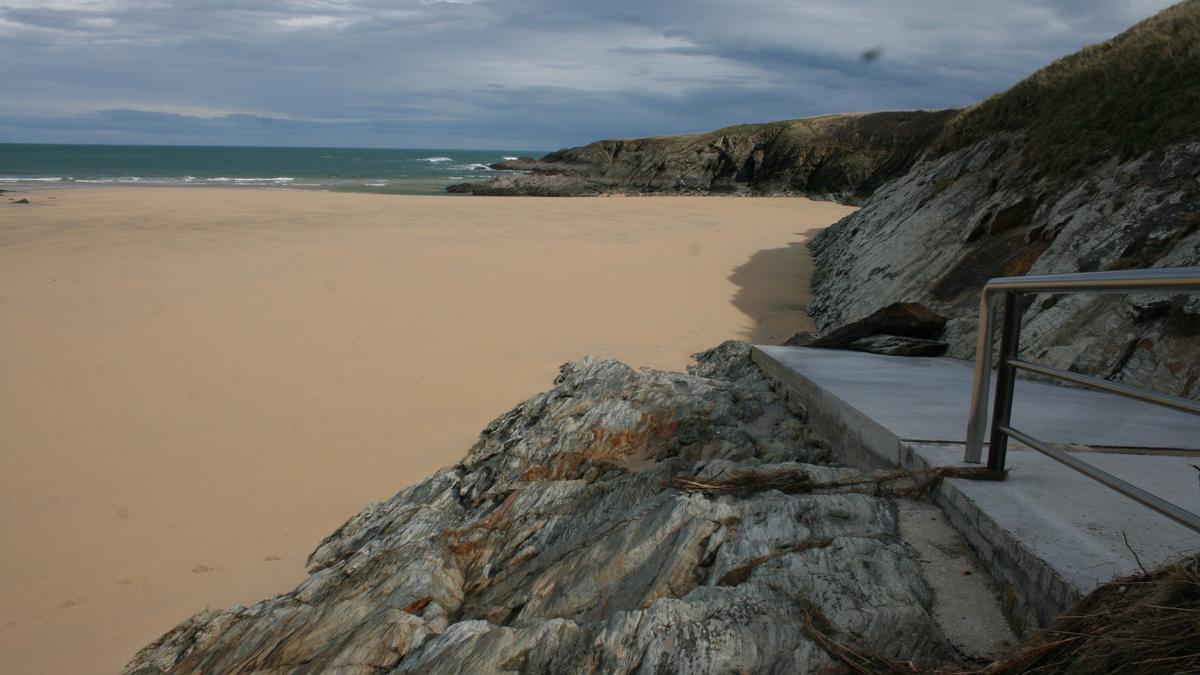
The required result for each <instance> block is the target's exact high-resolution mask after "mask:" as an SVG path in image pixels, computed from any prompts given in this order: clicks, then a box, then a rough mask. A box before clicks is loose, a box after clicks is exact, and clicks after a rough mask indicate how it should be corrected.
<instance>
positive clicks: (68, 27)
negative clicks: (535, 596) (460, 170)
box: [0, 0, 1172, 151]
mask: <svg viewBox="0 0 1200 675" xmlns="http://www.w3.org/2000/svg"><path fill="white" fill-rule="evenodd" d="M1170 4H1172V3H1170V2H1166V1H1163V0H986V1H980V0H909V1H906V2H902V1H897V0H859V1H856V0H805V1H800V0H791V1H784V0H695V1H691V0H676V1H674V2H659V1H657V0H557V1H555V0H245V1H236V0H178V1H176V0H141V1H132V0H87V1H76V0H0V64H3V66H0V87H2V88H3V89H2V92H3V93H2V94H0V142H10V143H136V144H142V143H157V144H204V145H272V146H325V147H391V148H404V147H410V148H474V149H488V150H491V149H503V150H528V151H537V150H553V149H556V148H559V147H567V146H573V145H580V144H584V143H588V142H590V141H593V140H597V139H600V138H622V137H632V136H648V135H656V134H669V133H683V132H692V131H706V130H710V129H715V128H718V127H721V126H725V125H729V124H739V123H745V122H765V121H770V120H777V119H790V118H796V117H806V116H810V115H819V114H826V113H834V112H865V111H878V110H900V109H913V108H927V109H928V108H948V107H961V106H966V105H970V104H972V103H975V102H978V101H979V100H981V99H983V98H985V97H986V96H988V95H990V94H992V93H996V92H998V91H1001V90H1003V89H1005V88H1007V87H1008V86H1010V85H1012V84H1013V83H1015V82H1016V81H1018V80H1020V79H1021V78H1022V77H1024V76H1026V75H1028V74H1030V73H1032V72H1033V71H1035V70H1037V69H1038V68H1040V67H1042V66H1044V65H1046V64H1048V63H1049V62H1051V61H1052V60H1054V59H1055V58H1058V57H1060V56H1064V55H1066V54H1069V53H1071V52H1073V51H1075V50H1077V49H1079V48H1080V47H1082V46H1084V45H1087V44H1091V43H1095V42H1100V41H1102V40H1105V39H1107V38H1109V37H1111V36H1113V35H1116V34H1117V33H1119V32H1121V31H1122V30H1124V29H1125V28H1127V27H1129V26H1130V25H1132V24H1134V23H1136V22H1137V21H1140V20H1141V19H1144V18H1146V17H1148V16H1150V15H1152V14H1154V13H1155V12H1157V11H1159V10H1161V9H1162V8H1164V7H1166V6H1168V5H1170ZM864 53H869V55H868V56H869V57H875V58H864Z"/></svg>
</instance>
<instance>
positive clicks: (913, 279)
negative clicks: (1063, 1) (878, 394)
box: [809, 0, 1200, 398]
mask: <svg viewBox="0 0 1200 675" xmlns="http://www.w3.org/2000/svg"><path fill="white" fill-rule="evenodd" d="M1197 111H1200V2H1197V1H1196V0H1191V1H1189V2H1185V3H1182V4H1180V5H1177V6H1175V7H1173V8H1170V9H1168V10H1166V11H1164V12H1163V13H1161V14H1159V15H1158V16H1155V17H1153V18H1151V19H1149V20H1147V21H1145V22H1143V23H1142V24H1139V25H1137V26H1135V27H1133V28H1132V29H1130V30H1129V31H1127V32H1125V33H1123V34H1121V35H1120V36H1118V37H1116V38H1114V39H1113V40H1111V41H1109V42H1107V43H1104V44H1101V45H1096V46H1093V47H1089V48H1087V49H1084V50H1083V51H1081V52H1079V53H1077V54H1074V55H1071V56H1069V57H1066V58H1064V59H1061V60H1060V61H1058V62H1055V63H1054V64H1052V65H1050V66H1049V67H1047V68H1045V69H1044V70H1042V71H1040V72H1038V73H1036V74H1035V75H1033V76H1031V77H1030V78H1028V79H1027V80H1025V81H1023V82H1021V83H1020V84H1018V85H1016V86H1015V87H1013V88H1012V89H1011V90H1009V91H1007V92H1005V93H1003V94H1000V95H998V96H995V97H993V98H991V99H989V100H987V101H985V102H984V103H982V104H980V105H979V106H977V107H976V108H973V109H971V110H968V111H966V112H964V113H963V114H962V115H961V116H959V117H957V118H956V119H954V120H952V121H951V122H950V123H949V124H948V125H947V126H946V128H945V130H944V131H943V132H942V134H941V136H940V137H939V138H938V139H937V140H936V141H935V142H934V144H933V145H932V147H931V149H930V150H929V152H928V153H927V154H926V155H925V156H924V157H922V158H921V160H920V161H918V162H917V163H915V164H914V166H913V167H912V168H911V169H910V170H909V171H908V172H907V173H906V174H905V175H903V176H902V177H899V178H897V179H896V180H893V181H891V182H890V183H888V184H886V185H884V186H882V187H880V188H879V189H878V190H876V191H875V193H874V194H873V196H872V197H871V199H870V200H868V201H867V203H866V204H865V205H864V207H863V208H862V209H861V210H859V211H858V212H856V213H854V214H852V215H851V216H849V217H847V218H845V219H843V220H842V221H840V222H838V223H837V224H836V225H834V226H832V227H830V228H829V229H827V230H825V231H824V232H823V233H821V234H820V235H819V236H818V237H817V238H816V239H815V240H814V241H813V242H812V243H811V249H812V251H813V254H814V257H815V261H816V266H817V271H816V274H815V275H814V278H813V290H814V300H813V302H812V304H811V306H810V308H809V312H810V314H812V315H813V317H814V318H815V319H816V320H817V323H818V325H819V326H820V327H822V329H823V330H828V329H831V328H834V327H837V326H840V325H843V324H845V323H847V322H849V321H852V320H855V319H858V318H860V317H863V316H866V315H868V314H870V313H871V312H872V311H874V310H875V309H877V308H879V307H882V306H885V305H888V304H890V303H892V302H897V301H907V302H918V303H922V304H925V305H927V306H928V307H930V308H932V309H934V310H935V311H937V312H939V313H941V314H943V315H945V316H948V317H950V318H951V320H950V322H949V324H948V325H947V339H948V341H949V342H950V353H951V355H954V356H959V357H968V358H969V357H972V356H973V355H974V347H975V343H974V340H975V332H976V321H977V314H978V303H979V292H980V290H981V288H982V286H983V284H984V283H985V282H986V280H987V279H989V278H991V277H995V276H1007V275H1018V274H1044V273H1056V272H1087V271H1097V270H1113V269H1126V268H1144V267H1176V266H1191V265H1198V264H1200V114H1197ZM1025 316H1026V319H1025V329H1024V331H1023V333H1022V338H1021V339H1022V346H1023V349H1024V352H1025V353H1026V354H1029V355H1031V356H1032V357H1034V358H1035V359H1036V360H1039V361H1042V362H1045V363H1047V364H1049V365H1053V366H1058V367H1064V368H1070V369H1072V370H1077V371H1082V372H1085V373H1091V374H1096V375H1100V376H1103V377H1108V378H1112V379H1115V380H1118V381H1124V382H1131V383H1136V384H1140V385H1143V386H1149V387H1152V388H1154V389H1157V390H1159V391H1164V392H1167V393H1171V394H1176V395H1180V396H1187V397H1192V398H1197V397H1200V297H1198V296H1195V295H1192V296H1178V297H1170V296H1163V295H1131V296H1095V295H1068V296H1052V295H1050V296H1038V297H1036V298H1035V299H1034V302H1033V304H1032V305H1031V306H1030V307H1029V308H1028V310H1027V314H1026V315H1025Z"/></svg>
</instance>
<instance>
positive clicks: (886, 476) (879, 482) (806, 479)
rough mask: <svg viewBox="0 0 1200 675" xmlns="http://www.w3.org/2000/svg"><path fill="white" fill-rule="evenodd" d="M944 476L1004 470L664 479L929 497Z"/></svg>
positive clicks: (691, 485) (731, 489) (684, 486)
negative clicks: (827, 478) (824, 478)
mask: <svg viewBox="0 0 1200 675" xmlns="http://www.w3.org/2000/svg"><path fill="white" fill-rule="evenodd" d="M944 478H968V479H971V480H1003V479H1004V472H1002V471H994V470H992V469H989V468H987V467H957V466H944V467H938V468H936V469H930V470H928V471H916V472H912V471H906V470H904V469H897V470H894V471H883V472H879V473H876V474H874V475H871V476H864V477H861V478H857V477H856V478H841V479H838V480H831V481H817V480H813V478H812V476H811V475H810V474H809V473H808V472H807V471H805V470H803V469H800V468H795V469H778V470H775V471H739V472H737V473H734V474H731V475H729V476H728V477H725V478H700V477H697V476H690V477H688V476H676V477H674V478H671V479H668V480H667V481H665V484H666V485H667V487H672V488H675V489H678V490H683V491H685V492H699V493H702V494H708V495H723V494H727V495H736V496H745V495H749V494H754V493H756V492H762V491H764V490H779V491H780V492H786V493H789V494H807V493H814V492H817V493H830V492H861V493H866V494H872V495H877V496H887V497H927V496H929V495H930V494H931V493H932V492H933V491H934V490H935V489H936V488H937V486H938V485H939V484H940V483H941V481H942V479H944Z"/></svg>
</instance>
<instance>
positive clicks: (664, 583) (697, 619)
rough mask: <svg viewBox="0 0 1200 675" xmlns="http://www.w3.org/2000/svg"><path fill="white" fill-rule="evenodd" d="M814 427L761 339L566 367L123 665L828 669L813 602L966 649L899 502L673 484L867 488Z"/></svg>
mask: <svg viewBox="0 0 1200 675" xmlns="http://www.w3.org/2000/svg"><path fill="white" fill-rule="evenodd" d="M804 419H805V416H804V411H803V409H802V408H801V407H800V406H799V405H797V404H796V403H795V402H794V401H789V400H787V399H786V398H784V397H783V396H782V395H781V394H778V393H776V391H775V390H774V389H773V387H772V385H771V383H770V382H769V380H768V379H767V378H766V377H765V376H764V375H763V374H762V373H761V372H760V371H759V370H758V368H757V367H756V366H755V365H754V364H753V363H752V362H751V361H750V359H749V350H748V346H747V345H745V344H742V343H726V344H724V345H722V346H721V347H719V348H716V349H714V350H710V351H709V352H705V353H703V354H700V355H698V363H697V365H696V366H695V367H693V368H692V369H690V372H689V374H686V375H685V374H679V373H668V372H657V371H651V370H641V371H637V370H633V369H631V368H629V367H627V366H625V365H623V364H621V363H618V362H615V361H595V360H591V359H584V360H582V361H577V362H573V363H568V364H566V365H564V366H563V368H562V371H561V374H560V375H559V377H558V379H557V380H556V382H555V386H554V388H553V389H551V390H550V391H547V392H545V393H543V394H540V395H538V396H535V397H533V398H530V399H528V400H526V401H524V402H523V403H521V404H520V405H519V406H517V407H516V408H515V409H513V410H512V411H511V412H509V413H507V414H505V415H504V416H502V417H500V418H498V419H497V420H495V421H494V422H492V423H491V424H490V425H489V426H488V427H487V428H486V429H485V430H484V431H483V434H482V435H481V437H480V439H479V441H478V442H477V443H476V444H475V446H474V447H473V448H472V449H471V450H470V452H469V453H468V455H467V456H466V458H465V459H463V460H462V461H461V462H460V463H459V464H457V465H455V466H453V467H451V468H447V469H445V470H442V471H440V472H438V473H436V474H434V475H433V476H431V477H430V478H428V479H426V480H424V481H422V482H420V483H418V484H416V485H413V486H412V487H410V488H408V489H405V490H404V491H402V492H400V493H399V494H397V495H396V496H395V497H393V498H391V499H390V500H388V501H386V502H383V503H377V504H372V505H370V506H369V507H367V508H366V509H365V510H364V511H362V512H361V513H360V514H358V515H357V516H355V517H353V518H351V519H350V520H349V521H347V522H346V523H345V524H344V525H343V526H342V527H341V528H339V529H338V530H337V531H336V532H334V533H333V534H331V535H330V536H329V537H328V538H326V539H325V541H323V542H321V544H320V545H319V546H318V547H317V549H316V551H315V552H314V553H313V554H312V556H311V557H310V559H309V570H310V572H311V576H310V577H309V578H308V579H307V580H306V581H304V582H303V583H302V584H301V585H300V586H299V587H297V588H296V589H295V590H294V591H292V592H290V593H287V594H284V595H281V596H278V597H275V598H271V599H269V600H265V601H263V602H261V603H259V604H257V605H254V606H252V607H234V608H231V609H228V610H224V611H206V612H202V613H200V614H198V615H196V616H194V617H192V618H191V619H189V620H187V621H185V622H184V623H183V624H181V625H179V626H178V627H176V628H175V629H174V630H172V631H170V632H169V633H167V634H166V635H164V636H163V637H162V638H161V639H159V640H158V641H157V642H155V643H154V644H152V645H150V646H148V647H146V648H145V649H144V650H142V651H141V652H140V653H139V654H138V655H137V656H136V658H135V659H134V660H133V661H132V662H131V663H130V664H129V666H128V667H127V668H126V670H125V672H126V673H139V674H148V673H166V672H171V673H213V672H262V673H268V672H269V673H302V672H337V673H383V672H393V673H409V672H422V673H461V672H499V671H524V672H600V671H603V672H618V673H630V672H645V673H649V672H691V673H705V672H712V673H715V672H733V671H737V672H818V671H822V670H823V669H825V668H828V667H830V666H831V664H832V663H833V661H832V658H831V656H830V655H829V653H827V652H826V651H825V650H824V649H822V648H821V647H820V646H819V645H818V644H817V643H815V642H814V641H812V640H811V639H810V638H809V637H807V636H806V633H805V625H806V624H805V619H804V615H805V612H806V611H812V610H813V609H814V608H815V611H816V612H819V614H820V615H821V616H822V617H824V619H827V620H828V622H829V625H830V626H831V627H832V630H834V631H836V634H835V635H833V636H831V637H833V638H835V639H847V638H848V637H849V636H854V639H855V640H857V641H859V642H858V644H861V645H863V646H864V647H865V648H867V649H870V650H872V651H874V652H878V653H880V654H884V655H890V656H893V657H896V658H899V659H902V660H905V661H907V660H910V659H911V660H913V661H915V662H916V663H918V664H924V665H929V666H933V665H937V664H941V663H944V662H946V661H947V660H949V659H952V658H954V656H955V654H954V652H953V649H952V648H951V647H950V646H949V645H948V643H947V640H946V638H945V637H944V635H943V633H942V632H941V631H940V630H939V628H938V626H937V624H936V622H935V621H934V620H933V618H932V617H931V613H930V610H931V607H932V605H933V603H934V598H933V595H932V593H931V591H930V588H929V586H928V585H927V584H926V582H925V580H924V579H923V578H922V575H921V572H920V569H919V566H918V562H917V560H916V554H915V553H914V551H913V550H912V549H911V548H910V547H909V546H908V545H906V544H905V543H904V542H903V541H902V540H900V538H899V536H898V529H897V511H896V507H895V505H894V504H893V503H892V501H891V500H889V499H887V498H884V497H876V496H871V495H866V494H784V493H782V492H778V491H774V490H770V491H763V492H758V493H756V494H753V495H749V496H741V497H734V496H719V497H711V496H704V495H698V494H689V493H685V492H680V491H678V490H676V489H673V488H670V487H667V486H666V483H665V481H666V480H667V479H669V478H671V477H675V476H680V475H687V476H702V477H716V476H722V475H726V474H729V473H730V472H735V471H739V470H745V469H755V470H759V471H769V470H771V469H776V468H785V467H801V466H802V467H804V468H805V469H807V471H808V472H809V473H810V474H811V475H812V476H813V477H814V479H816V480H829V479H833V478H838V477H845V476H848V475H853V474H855V473H856V472H855V471H854V470H853V469H850V468H846V467H839V466H836V461H835V460H834V458H833V457H832V455H831V451H830V448H829V447H828V445H827V444H826V443H824V442H822V441H821V440H820V439H818V438H814V437H813V436H812V435H811V434H810V432H809V430H808V427H807V425H806V424H805V421H804Z"/></svg>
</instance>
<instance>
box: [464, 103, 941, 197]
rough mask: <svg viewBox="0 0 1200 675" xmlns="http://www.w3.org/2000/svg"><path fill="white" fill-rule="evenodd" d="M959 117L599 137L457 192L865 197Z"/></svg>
mask: <svg viewBox="0 0 1200 675" xmlns="http://www.w3.org/2000/svg"><path fill="white" fill-rule="evenodd" d="M954 114H955V111H951V110H943V111H933V112H926V111H910V112H884V113H872V114H866V115H826V116H823V117H812V118H808V119H799V120H789V121H783V122H772V123H769V124H744V125H740V126H733V127H727V128H724V129H719V130H717V131H713V132H709V133H704V134H691V135H682V136H660V137H654V138H637V139H629V140H606V141H598V142H596V143H592V144H590V145H585V146H583V147H578V148H569V149H566V150H559V151H558V152H554V153H551V154H549V155H547V156H545V157H543V158H541V159H540V160H532V159H523V160H520V161H516V162H506V163H501V164H497V165H494V168H498V169H509V170H516V171H521V172H525V173H521V174H510V175H505V176H500V177H498V178H495V179H493V180H491V181H489V182H486V183H471V184H465V185H455V186H452V189H451V190H450V191H451V192H464V193H472V194H478V195H543V196H575V195H593V194H604V193H614V192H619V193H679V192H685V193H697V192H698V193H717V194H728V193H749V194H800V195H808V196H814V197H825V198H833V199H839V200H844V201H854V200H861V199H862V198H864V197H865V196H867V195H869V194H870V193H871V191H872V190H874V189H875V188H876V187H878V186H879V185H880V184H882V183H884V182H885V181H888V180H890V179H892V178H895V177H897V176H900V175H902V174H903V173H904V172H905V171H907V170H908V168H909V167H910V166H912V164H913V162H915V161H916V159H917V158H918V157H919V156H920V155H921V153H922V152H923V151H924V150H925V148H926V146H928V145H929V144H930V143H931V142H932V141H933V140H934V139H935V138H937V136H938V134H939V133H940V132H941V130H942V127H943V126H944V125H945V123H946V121H947V120H949V119H950V118H951V117H953V115H954Z"/></svg>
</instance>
